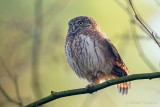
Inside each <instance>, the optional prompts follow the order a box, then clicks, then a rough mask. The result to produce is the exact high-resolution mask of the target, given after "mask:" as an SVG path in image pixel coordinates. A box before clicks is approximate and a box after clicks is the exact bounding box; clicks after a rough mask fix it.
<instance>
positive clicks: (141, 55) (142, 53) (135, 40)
mask: <svg viewBox="0 0 160 107" xmlns="http://www.w3.org/2000/svg"><path fill="white" fill-rule="evenodd" d="M131 20H132V19H131ZM133 20H134V19H133ZM131 24H133V25H134V23H131ZM131 32H132V37H133V41H134V44H135V47H136V49H137V51H138V54H139V56H140V57H141V59H142V61H143V62H144V63H145V64H146V65H147V67H149V68H150V69H151V70H152V71H154V72H158V69H156V68H155V67H154V65H153V64H152V63H151V61H150V60H149V59H148V58H147V56H146V55H145V54H144V52H143V49H142V47H141V45H140V43H139V40H137V38H138V37H137V33H136V29H135V26H133V27H132V28H131Z"/></svg>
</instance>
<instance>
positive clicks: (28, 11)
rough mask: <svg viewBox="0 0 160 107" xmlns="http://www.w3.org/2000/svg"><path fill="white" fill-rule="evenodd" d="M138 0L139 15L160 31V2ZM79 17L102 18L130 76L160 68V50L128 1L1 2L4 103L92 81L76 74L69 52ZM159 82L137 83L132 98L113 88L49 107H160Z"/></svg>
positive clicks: (10, 105)
mask: <svg viewBox="0 0 160 107" xmlns="http://www.w3.org/2000/svg"><path fill="white" fill-rule="evenodd" d="M133 2H134V5H135V7H136V10H137V11H138V14H139V15H140V16H141V17H143V19H144V20H145V22H147V24H148V25H149V27H151V28H152V29H153V30H154V31H155V32H156V33H157V34H159V35H160V20H159V19H160V2H159V1H158V0H137V1H136V0H134V1H133ZM77 16H90V17H93V18H94V19H95V20H96V21H97V23H98V24H99V26H100V28H101V30H102V31H103V32H105V33H106V35H107V36H108V38H110V39H111V41H112V42H113V44H114V45H115V46H116V48H117V49H118V51H119V53H120V55H121V57H122V59H123V60H124V62H125V64H126V65H127V66H128V69H129V71H130V74H137V73H149V72H158V71H159V69H160V49H159V47H158V46H157V44H156V43H155V42H154V41H153V40H152V39H151V38H149V35H148V34H147V33H145V31H143V30H142V27H141V26H140V25H139V23H138V22H135V18H134V15H133V14H132V10H131V8H130V5H129V4H128V0H13V1H12V0H0V107H20V106H21V104H23V105H26V104H29V103H31V102H33V101H35V100H37V99H40V98H42V97H45V96H48V95H50V92H51V91H52V90H53V91H63V90H68V89H76V88H82V87H86V85H87V84H88V82H87V81H86V80H81V79H79V78H78V76H76V75H75V73H73V72H72V70H71V68H70V67H69V65H68V64H67V61H66V57H65V51H64V46H65V37H66V35H67V29H68V25H67V24H68V21H69V20H70V19H72V18H74V17H77ZM133 22H135V23H133ZM158 40H159V39H158ZM159 41H160V40H159ZM159 83H160V79H153V80H140V81H133V82H132V87H131V89H130V90H129V93H128V95H127V96H126V95H124V96H122V95H120V94H119V93H118V92H117V89H116V88H115V87H114V86H111V87H108V88H105V89H103V90H100V91H98V92H96V93H93V94H90V95H89V94H86V95H78V96H72V97H67V98H61V99H57V100H55V101H52V102H50V103H47V104H45V105H44V106H45V107H75V106H76V107H124V106H128V107H135V106H136V107H150V106H152V107H160V85H159ZM4 93H6V95H7V96H5V94H4ZM9 98H10V99H12V100H14V101H12V100H10V99H9ZM17 102H18V104H17ZM19 103H20V104H19Z"/></svg>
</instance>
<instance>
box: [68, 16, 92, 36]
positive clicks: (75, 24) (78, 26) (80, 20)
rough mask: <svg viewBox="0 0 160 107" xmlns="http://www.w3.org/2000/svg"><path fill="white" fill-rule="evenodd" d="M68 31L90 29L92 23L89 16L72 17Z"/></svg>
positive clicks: (72, 32) (74, 32)
mask: <svg viewBox="0 0 160 107" xmlns="http://www.w3.org/2000/svg"><path fill="white" fill-rule="evenodd" d="M68 25H69V30H68V31H69V33H71V34H76V33H77V32H79V31H81V30H84V29H91V28H93V24H92V22H91V20H90V19H89V17H84V16H80V17H76V18H73V19H72V20H71V21H70V22H69V23H68Z"/></svg>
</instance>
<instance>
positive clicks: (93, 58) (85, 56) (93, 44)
mask: <svg viewBox="0 0 160 107" xmlns="http://www.w3.org/2000/svg"><path fill="white" fill-rule="evenodd" d="M102 48H103V46H102V45H101V44H100V43H99V41H98V40H97V39H94V38H91V37H90V36H85V35H83V34H80V35H78V36H77V37H75V39H74V40H73V41H72V42H70V41H68V42H67V43H66V56H67V60H68V62H69V65H70V66H71V68H72V69H73V70H74V71H75V72H76V74H77V75H78V76H79V77H82V78H86V76H87V73H88V72H95V71H102V72H104V73H109V72H111V70H112V61H109V60H108V61H106V59H107V58H106V55H105V54H107V53H105V52H103V51H102V50H103V49H102ZM108 59H109V58H108Z"/></svg>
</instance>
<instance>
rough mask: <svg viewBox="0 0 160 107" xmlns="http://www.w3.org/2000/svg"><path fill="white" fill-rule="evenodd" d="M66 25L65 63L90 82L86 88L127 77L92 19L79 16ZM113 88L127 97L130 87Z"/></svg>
mask: <svg viewBox="0 0 160 107" xmlns="http://www.w3.org/2000/svg"><path fill="white" fill-rule="evenodd" d="M68 26H69V29H68V34H67V37H66V44H65V53H66V56H67V61H68V63H69V65H70V66H71V68H72V69H73V70H74V71H75V73H76V74H77V75H78V76H79V77H80V78H83V79H87V80H88V82H90V84H89V85H88V86H87V88H88V87H92V86H94V85H97V84H100V83H102V82H104V81H107V80H110V79H115V78H118V77H123V76H127V75H129V72H128V69H127V67H126V65H125V64H124V63H123V61H122V59H121V57H120V55H119V53H118V51H117V49H116V48H115V47H114V45H113V44H112V42H111V41H110V40H109V39H108V38H107V36H106V35H105V34H104V33H103V32H101V30H100V27H99V26H98V24H97V23H96V21H95V20H94V19H93V18H91V17H87V16H79V17H76V18H73V19H71V20H70V21H69V23H68ZM116 86H117V89H118V92H119V93H121V94H122V95H123V94H127V93H128V89H129V88H130V87H131V85H130V82H125V83H120V84H117V85H116Z"/></svg>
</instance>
